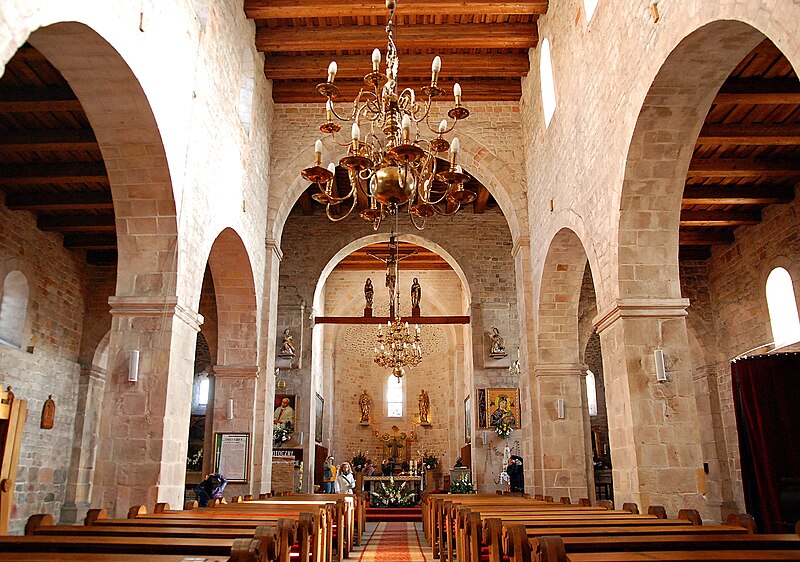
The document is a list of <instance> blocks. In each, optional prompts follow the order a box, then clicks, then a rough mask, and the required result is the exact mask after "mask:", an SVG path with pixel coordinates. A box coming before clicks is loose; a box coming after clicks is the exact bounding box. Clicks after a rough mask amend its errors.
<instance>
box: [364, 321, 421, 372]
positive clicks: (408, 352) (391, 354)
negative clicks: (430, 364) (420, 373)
mask: <svg viewBox="0 0 800 562" xmlns="http://www.w3.org/2000/svg"><path fill="white" fill-rule="evenodd" d="M412 332H413V333H412ZM374 361H375V363H377V364H378V365H380V366H381V367H385V368H387V369H391V370H392V374H393V375H394V376H396V377H397V378H398V379H399V378H401V377H402V376H403V375H404V374H405V372H406V371H405V367H406V366H408V367H414V366H416V365H419V363H420V361H422V346H421V345H420V341H419V325H416V326H415V327H414V328H413V330H412V328H411V327H410V326H409V325H408V322H402V321H401V320H400V317H399V316H395V318H394V320H390V321H389V322H387V323H386V336H384V335H383V326H380V327H379V328H378V345H377V346H376V347H375V359H374Z"/></svg>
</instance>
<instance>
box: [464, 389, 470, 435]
mask: <svg viewBox="0 0 800 562" xmlns="http://www.w3.org/2000/svg"><path fill="white" fill-rule="evenodd" d="M464 443H472V403H471V402H470V397H469V396H467V397H466V398H464Z"/></svg>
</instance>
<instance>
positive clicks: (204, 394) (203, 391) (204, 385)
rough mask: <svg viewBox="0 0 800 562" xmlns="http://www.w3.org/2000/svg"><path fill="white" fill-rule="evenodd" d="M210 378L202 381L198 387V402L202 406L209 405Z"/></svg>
mask: <svg viewBox="0 0 800 562" xmlns="http://www.w3.org/2000/svg"><path fill="white" fill-rule="evenodd" d="M208 385H209V380H208V378H204V379H203V380H201V381H200V386H199V387H198V389H197V404H198V405H200V406H208Z"/></svg>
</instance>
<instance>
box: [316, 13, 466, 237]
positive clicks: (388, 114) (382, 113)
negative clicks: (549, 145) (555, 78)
mask: <svg viewBox="0 0 800 562" xmlns="http://www.w3.org/2000/svg"><path fill="white" fill-rule="evenodd" d="M396 4H397V3H396V1H395V0H386V8H387V9H388V10H389V21H388V24H387V25H386V34H387V38H388V46H387V50H386V70H385V72H381V70H380V65H381V52H380V50H378V49H375V50H374V51H373V52H372V72H370V73H368V74H367V75H366V76H364V83H365V86H364V87H362V88H361V89H360V90H359V92H358V94H357V95H356V97H355V100H354V101H353V103H352V110H351V111H350V112H349V114H344V115H343V114H340V113H339V112H338V111H337V108H336V107H335V105H334V99H335V98H336V97H337V96H338V94H339V88H338V86H337V85H336V84H334V80H335V78H336V71H337V66H336V62H335V61H334V62H331V64H330V66H329V67H328V80H327V81H326V82H323V83H321V84H318V85H317V91H318V92H319V93H320V94H322V95H323V96H325V97H326V98H327V101H326V102H325V122H324V123H323V124H322V125H321V126H320V131H322V132H323V133H325V134H326V135H327V134H329V135H330V136H331V139H332V140H333V142H334V143H335V144H336V145H337V146H341V147H343V148H346V152H347V154H346V156H344V157H343V158H342V159H341V160H339V166H342V167H344V168H346V169H347V173H348V177H349V179H350V191H349V193H347V194H346V195H344V196H343V197H339V193H338V191H337V189H336V185H335V170H336V166H335V165H334V164H333V163H332V162H331V163H330V164H328V167H327V168H323V167H322V149H323V145H322V141H321V140H318V141H317V142H316V144H315V147H314V153H315V163H314V166H311V167H309V168H306V169H304V170H303V171H302V176H303V178H305V179H306V180H308V181H309V182H312V183H316V184H317V185H318V186H319V192H318V193H315V194H314V195H313V196H312V197H313V198H314V200H315V201H317V202H319V203H322V204H323V205H325V211H326V214H327V216H328V218H329V219H330V220H332V221H340V220H343V219H345V218H347V217H348V216H349V215H350V214H351V213H352V212H353V209H355V208H356V204H357V201H358V192H357V190H360V191H361V193H362V194H363V195H365V196H367V197H368V200H369V208H367V209H364V210H363V211H361V213H360V216H361V218H362V219H364V220H366V221H368V222H371V223H372V224H373V227H374V228H375V230H377V229H378V228H379V227H380V224H381V221H382V220H383V219H384V218H385V217H386V216H387V215H389V214H397V212H398V208H399V207H400V206H402V205H406V204H407V205H408V207H407V208H408V213H409V216H410V217H411V222H412V224H413V225H414V227H415V228H416V229H417V230H423V229H424V228H425V222H426V220H427V219H428V218H430V217H433V216H435V215H445V216H450V215H454V214H455V213H457V212H458V210H459V209H460V208H461V206H462V205H467V204H469V203H471V202H472V201H474V200H475V197H476V196H475V193H474V192H472V191H470V190H466V189H464V183H465V182H466V181H467V180H469V176H468V175H467V174H465V173H464V172H463V170H462V169H461V166H459V165H457V164H456V160H457V157H458V153H459V151H460V148H461V145H460V142H459V140H458V138H453V140H452V142H448V141H447V139H445V138H444V135H446V134H447V133H449V132H451V131H452V130H453V129H455V127H456V125H457V124H458V122H459V121H461V120H463V119H466V118H467V117H469V110H468V109H467V108H466V107H464V106H462V105H461V86H460V85H459V84H458V83H455V84H454V85H453V96H454V98H455V104H454V105H453V107H452V108H450V110H449V111H448V112H447V116H448V117H449V118H450V120H451V121H448V120H447V119H442V120H441V121H440V122H439V123H438V125H436V126H434V125H432V124H431V119H432V118H433V116H432V115H431V106H432V104H433V101H434V100H435V99H436V98H438V97H439V96H442V95H443V94H444V90H443V89H442V88H440V87H439V86H438V84H437V83H438V77H439V71H440V70H441V66H442V61H441V59H440V58H439V57H438V56H436V57H434V59H433V64H432V65H431V82H430V85H429V86H425V87H423V88H422V89H421V93H422V96H421V98H420V97H418V96H417V95H416V93H415V92H414V90H413V89H412V88H405V89H403V90H402V91H398V90H399V88H398V83H397V82H398V79H397V72H398V67H399V63H400V57H399V54H398V52H397V47H396V45H395V42H394V30H395V26H394V11H395V8H396ZM334 119H336V121H341V122H346V123H349V122H352V128H351V141H350V142H341V141H340V140H339V139H338V138H337V137H336V133H338V132H339V131H340V130H341V129H342V126H341V125H340V124H339V123H337V122H336V121H335V120H334ZM433 120H434V122H435V120H436V119H435V118H434V119H433ZM362 128H367V129H368V130H367V132H366V134H363V133H362ZM425 128H427V129H428V130H429V131H430V132H431V133H433V134H434V135H435V136H434V137H433V138H431V139H426V138H423V137H422V136H421V130H424V129H425ZM448 151H449V166H448V169H447V170H446V171H443V172H439V173H437V171H436V161H437V154H444V153H447V152H448ZM348 204H349V207H348Z"/></svg>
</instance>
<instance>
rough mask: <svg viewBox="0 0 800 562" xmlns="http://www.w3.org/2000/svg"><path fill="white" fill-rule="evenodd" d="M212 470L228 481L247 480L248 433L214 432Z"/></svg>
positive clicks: (248, 465)
mask: <svg viewBox="0 0 800 562" xmlns="http://www.w3.org/2000/svg"><path fill="white" fill-rule="evenodd" d="M214 472H219V473H221V474H222V475H223V476H225V478H227V479H228V482H240V483H241V482H247V481H248V478H249V476H250V434H249V433H215V434H214Z"/></svg>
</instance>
